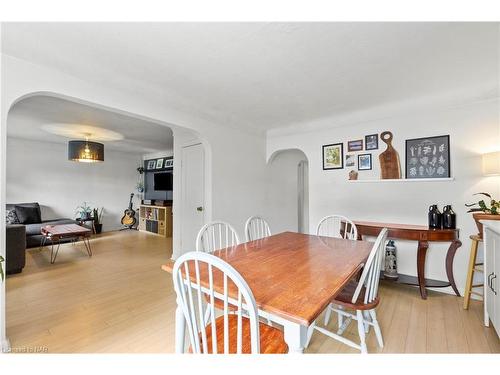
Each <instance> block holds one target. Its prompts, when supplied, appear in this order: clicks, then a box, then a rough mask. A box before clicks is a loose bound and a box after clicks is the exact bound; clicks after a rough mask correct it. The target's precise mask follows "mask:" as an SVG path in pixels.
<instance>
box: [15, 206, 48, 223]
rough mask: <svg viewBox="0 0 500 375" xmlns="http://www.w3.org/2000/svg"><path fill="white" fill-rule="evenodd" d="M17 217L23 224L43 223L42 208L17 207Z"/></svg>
mask: <svg viewBox="0 0 500 375" xmlns="http://www.w3.org/2000/svg"><path fill="white" fill-rule="evenodd" d="M15 207H16V215H17V218H18V219H19V222H20V223H21V224H35V223H41V222H42V217H41V215H40V207H37V206H34V207H33V206H31V207H29V206H15Z"/></svg>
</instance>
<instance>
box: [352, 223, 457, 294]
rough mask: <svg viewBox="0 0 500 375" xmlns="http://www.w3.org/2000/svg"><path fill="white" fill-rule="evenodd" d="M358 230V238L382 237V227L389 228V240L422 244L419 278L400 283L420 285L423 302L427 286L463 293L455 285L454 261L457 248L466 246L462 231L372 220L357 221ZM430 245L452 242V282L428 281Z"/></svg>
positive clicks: (405, 278) (448, 268) (447, 264)
mask: <svg viewBox="0 0 500 375" xmlns="http://www.w3.org/2000/svg"><path fill="white" fill-rule="evenodd" d="M354 224H356V227H357V229H358V237H359V238H360V239H361V238H362V236H378V234H379V233H380V231H381V230H382V228H387V229H389V233H388V237H389V238H393V239H399V240H408V241H418V248H417V275H418V277H417V278H416V279H415V278H414V277H411V276H406V275H400V277H399V278H398V280H397V281H398V282H400V283H403V284H410V285H418V287H419V288H420V295H421V296H422V299H427V291H426V286H427V287H432V288H444V287H448V286H451V287H452V288H453V291H454V292H455V294H456V295H457V296H460V293H459V291H458V289H457V285H456V284H455V278H454V277H453V260H454V258H455V253H456V252H457V249H458V248H459V247H460V246H462V242H460V240H459V230H458V229H429V228H428V227H426V226H424V225H411V224H391V223H377V222H368V221H355V222H354ZM429 242H451V243H450V246H449V247H448V251H447V253H446V261H445V267H446V276H447V277H448V283H447V282H444V281H438V280H429V279H427V280H426V279H425V257H426V254H427V249H428V248H429Z"/></svg>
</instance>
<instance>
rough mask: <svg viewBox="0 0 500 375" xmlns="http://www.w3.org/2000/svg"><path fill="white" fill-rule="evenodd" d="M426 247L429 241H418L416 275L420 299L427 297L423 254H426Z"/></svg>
mask: <svg viewBox="0 0 500 375" xmlns="http://www.w3.org/2000/svg"><path fill="white" fill-rule="evenodd" d="M428 247H429V243H428V242H427V241H418V251H417V275H418V286H419V288H420V296H421V297H422V299H427V290H426V289H425V255H426V254H427V249H428Z"/></svg>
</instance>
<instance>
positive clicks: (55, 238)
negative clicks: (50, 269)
mask: <svg viewBox="0 0 500 375" xmlns="http://www.w3.org/2000/svg"><path fill="white" fill-rule="evenodd" d="M41 233H42V236H43V240H42V244H41V246H44V245H45V242H46V241H47V240H50V242H51V245H52V247H51V250H50V263H51V264H54V262H55V261H56V258H57V253H58V252H59V247H60V246H61V239H63V238H71V239H76V240H78V239H79V238H81V240H82V242H83V244H84V245H85V249H87V254H89V257H91V256H92V249H91V247H90V235H91V234H92V231H91V230H90V229H88V228H85V227H82V226H80V225H76V224H63V225H47V226H45V227H42V229H41ZM54 245H57V247H56V248H55V251H54Z"/></svg>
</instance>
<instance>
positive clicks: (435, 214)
mask: <svg viewBox="0 0 500 375" xmlns="http://www.w3.org/2000/svg"><path fill="white" fill-rule="evenodd" d="M442 222H443V215H442V214H441V212H439V209H438V206H437V204H433V205H432V206H430V207H429V228H431V229H441V226H442Z"/></svg>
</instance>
